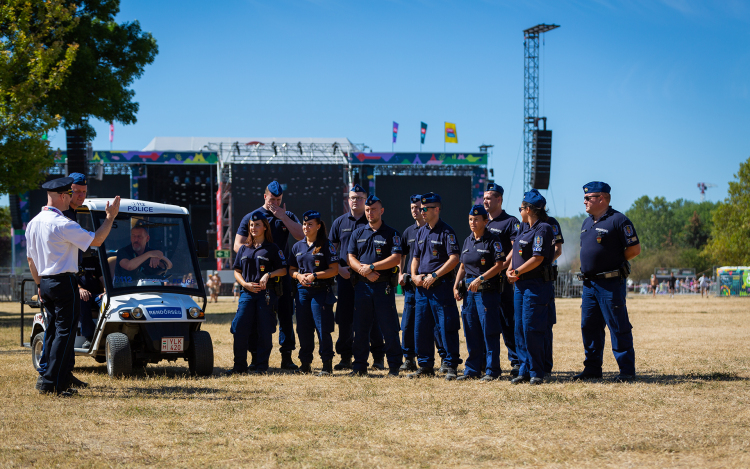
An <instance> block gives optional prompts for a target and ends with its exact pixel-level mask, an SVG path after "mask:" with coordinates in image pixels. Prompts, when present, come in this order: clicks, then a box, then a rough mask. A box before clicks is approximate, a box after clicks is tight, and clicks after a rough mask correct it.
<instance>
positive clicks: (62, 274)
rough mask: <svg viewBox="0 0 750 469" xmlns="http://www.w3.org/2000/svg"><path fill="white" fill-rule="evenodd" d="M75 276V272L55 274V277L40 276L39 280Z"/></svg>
mask: <svg viewBox="0 0 750 469" xmlns="http://www.w3.org/2000/svg"><path fill="white" fill-rule="evenodd" d="M75 275H76V273H75V272H63V273H61V274H55V275H41V276H40V277H41V278H62V277H74V276H75Z"/></svg>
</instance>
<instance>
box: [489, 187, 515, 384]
mask: <svg viewBox="0 0 750 469" xmlns="http://www.w3.org/2000/svg"><path fill="white" fill-rule="evenodd" d="M487 190H488V191H493V192H497V193H498V194H500V195H501V196H502V195H503V194H504V192H505V191H504V189H503V188H502V186H500V185H499V184H494V183H490V184H488V185H487ZM520 227H521V222H520V221H518V218H516V217H514V216H512V215H509V214H508V213H507V212H506V211H505V210H503V211H502V212H501V213H500V215H499V216H498V217H496V218H493V219H491V220H490V221H488V222H487V230H488V231H489V232H490V233H492V234H494V235H495V236H497V237H498V238H499V239H500V244H501V245H502V248H503V252H504V253H505V254H506V255H508V253H510V252H511V251H512V249H513V240H514V239H515V237H516V233H518V230H519V229H520ZM500 302H501V306H500V313H501V314H502V318H503V321H502V323H501V325H502V329H503V332H502V334H503V343H504V344H505V348H507V349H508V361H510V365H511V366H512V367H513V368H514V369H515V370H516V371H517V370H518V367H519V366H520V362H519V360H518V355H517V354H516V337H515V334H516V332H515V328H516V325H515V324H516V320H515V315H514V313H513V302H514V300H513V285H512V284H510V283H509V282H508V279H507V278H505V274H504V273H503V292H502V293H501V294H500ZM514 373H515V372H514Z"/></svg>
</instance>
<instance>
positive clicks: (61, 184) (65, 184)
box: [42, 177, 73, 193]
mask: <svg viewBox="0 0 750 469" xmlns="http://www.w3.org/2000/svg"><path fill="white" fill-rule="evenodd" d="M71 184H73V178H72V177H66V178H57V179H53V180H51V181H47V182H45V183H44V184H42V189H44V190H46V191H47V192H57V193H62V192H68V191H69V190H70V185H71Z"/></svg>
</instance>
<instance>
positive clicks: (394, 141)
mask: <svg viewBox="0 0 750 469" xmlns="http://www.w3.org/2000/svg"><path fill="white" fill-rule="evenodd" d="M396 137H398V122H396V121H393V143H396Z"/></svg>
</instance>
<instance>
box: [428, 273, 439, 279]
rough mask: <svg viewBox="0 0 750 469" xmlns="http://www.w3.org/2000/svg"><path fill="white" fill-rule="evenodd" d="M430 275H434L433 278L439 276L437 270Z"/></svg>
mask: <svg viewBox="0 0 750 469" xmlns="http://www.w3.org/2000/svg"><path fill="white" fill-rule="evenodd" d="M430 275H432V278H437V277H438V275H437V273H436V272H433V273H431V274H430Z"/></svg>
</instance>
